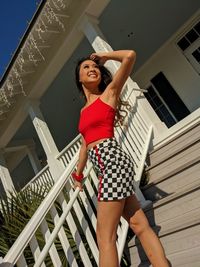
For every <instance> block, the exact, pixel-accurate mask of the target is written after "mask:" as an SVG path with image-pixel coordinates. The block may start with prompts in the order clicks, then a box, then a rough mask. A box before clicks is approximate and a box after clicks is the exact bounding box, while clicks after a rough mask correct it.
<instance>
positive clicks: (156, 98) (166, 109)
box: [144, 72, 190, 127]
mask: <svg viewBox="0 0 200 267" xmlns="http://www.w3.org/2000/svg"><path fill="white" fill-rule="evenodd" d="M150 82H151V84H150V86H149V87H148V88H147V90H148V92H147V93H144V95H145V96H146V98H147V100H148V101H149V103H150V105H151V106H152V107H153V109H154V110H155V112H156V113H157V115H158V117H159V118H160V120H161V121H163V122H165V124H166V125H167V127H171V126H173V125H174V124H176V123H177V122H178V121H180V120H181V119H183V118H185V117H186V116H187V115H189V114H190V111H189V110H188V108H187V107H186V106H185V104H184V103H183V101H182V100H181V99H180V97H179V96H178V94H177V93H176V91H175V90H174V88H173V87H172V85H171V84H170V83H169V81H168V80H167V78H166V77H165V76H164V74H163V73H162V72H159V73H158V74H157V75H156V76H155V77H153V78H152V79H151V81H150Z"/></svg>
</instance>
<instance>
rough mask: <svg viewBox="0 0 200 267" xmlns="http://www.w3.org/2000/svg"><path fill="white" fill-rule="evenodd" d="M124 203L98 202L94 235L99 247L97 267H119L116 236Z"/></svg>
mask: <svg viewBox="0 0 200 267" xmlns="http://www.w3.org/2000/svg"><path fill="white" fill-rule="evenodd" d="M124 203H125V199H123V200H117V201H107V202H104V201H99V202H98V207H97V230H96V233H97V242H98V247H99V267H118V266H119V261H118V254H117V247H116V234H117V226H118V224H119V220H120V217H121V215H122V212H123V209H124Z"/></svg>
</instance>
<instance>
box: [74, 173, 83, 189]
mask: <svg viewBox="0 0 200 267" xmlns="http://www.w3.org/2000/svg"><path fill="white" fill-rule="evenodd" d="M72 178H73V181H74V188H77V187H78V188H79V189H80V191H83V186H82V180H83V173H81V174H80V175H77V174H76V172H73V173H72Z"/></svg>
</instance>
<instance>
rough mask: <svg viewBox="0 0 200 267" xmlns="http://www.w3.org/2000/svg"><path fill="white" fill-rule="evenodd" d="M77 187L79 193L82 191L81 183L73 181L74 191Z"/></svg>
mask: <svg viewBox="0 0 200 267" xmlns="http://www.w3.org/2000/svg"><path fill="white" fill-rule="evenodd" d="M77 187H78V188H79V189H80V191H83V185H82V183H81V182H78V181H76V180H75V181H74V189H76V188H77Z"/></svg>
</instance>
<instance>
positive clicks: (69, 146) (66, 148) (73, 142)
mask: <svg viewBox="0 0 200 267" xmlns="http://www.w3.org/2000/svg"><path fill="white" fill-rule="evenodd" d="M80 137H81V134H78V135H77V136H76V137H75V138H74V139H73V140H72V141H71V142H70V143H69V144H68V145H67V146H66V147H64V148H63V150H61V151H60V152H59V153H58V155H57V156H56V158H57V159H58V158H59V157H61V156H62V155H63V154H64V153H65V152H66V151H67V150H68V149H70V148H71V147H72V146H73V145H74V144H75V143H76V142H77V141H78V139H80Z"/></svg>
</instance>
